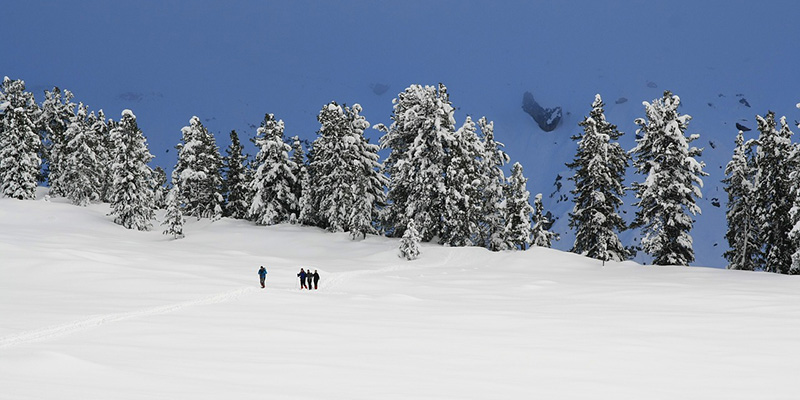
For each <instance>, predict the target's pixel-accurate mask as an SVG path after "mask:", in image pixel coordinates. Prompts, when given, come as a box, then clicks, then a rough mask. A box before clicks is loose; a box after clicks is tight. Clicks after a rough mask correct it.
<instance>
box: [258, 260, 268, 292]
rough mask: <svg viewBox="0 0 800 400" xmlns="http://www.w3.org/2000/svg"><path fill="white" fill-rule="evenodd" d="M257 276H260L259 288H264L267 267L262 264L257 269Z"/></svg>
mask: <svg viewBox="0 0 800 400" xmlns="http://www.w3.org/2000/svg"><path fill="white" fill-rule="evenodd" d="M258 276H259V277H260V278H261V288H262V289H263V288H264V281H266V280H267V269H266V268H264V266H263V265H262V266H261V268H260V269H259V270H258Z"/></svg>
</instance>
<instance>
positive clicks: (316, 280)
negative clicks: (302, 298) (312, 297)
mask: <svg viewBox="0 0 800 400" xmlns="http://www.w3.org/2000/svg"><path fill="white" fill-rule="evenodd" d="M311 276H312V277H314V290H317V284H318V283H319V272H317V270H314V273H313V274H311ZM309 286H310V285H309Z"/></svg>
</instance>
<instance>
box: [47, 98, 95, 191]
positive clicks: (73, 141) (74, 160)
mask: <svg viewBox="0 0 800 400" xmlns="http://www.w3.org/2000/svg"><path fill="white" fill-rule="evenodd" d="M87 112H88V110H87V107H86V106H85V105H84V104H83V103H81V104H80V105H79V106H78V113H77V114H76V115H74V116H73V117H72V118H71V119H70V124H69V126H68V127H67V130H66V132H65V135H64V136H65V138H67V140H68V141H67V143H66V144H65V145H64V146H60V147H61V148H62V150H59V151H58V152H57V153H55V152H54V153H53V154H54V155H55V154H59V157H58V158H59V159H60V161H59V167H58V169H57V170H54V171H52V172H51V175H50V177H51V178H53V180H51V183H55V182H60V185H62V187H61V189H59V192H60V193H62V194H63V195H64V196H65V197H67V198H68V199H69V200H70V201H71V202H72V204H75V205H79V206H86V205H88V204H89V203H90V202H93V201H94V202H96V201H100V199H101V196H102V189H103V185H104V182H103V179H104V178H105V176H104V173H105V171H104V168H106V166H105V165H103V162H104V160H103V158H104V157H103V155H102V154H101V153H102V152H103V150H104V149H101V146H103V143H102V142H101V141H102V139H103V138H102V137H100V136H99V135H98V134H97V133H96V132H95V131H93V130H92V128H93V125H94V124H93V123H92V121H91V120H90V118H89V116H88V115H87ZM57 148H58V147H54V149H57ZM62 157H63V158H62ZM56 171H57V172H58V173H57V174H56ZM51 191H52V187H51Z"/></svg>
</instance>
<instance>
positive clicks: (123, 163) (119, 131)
mask: <svg viewBox="0 0 800 400" xmlns="http://www.w3.org/2000/svg"><path fill="white" fill-rule="evenodd" d="M111 140H113V142H114V144H115V145H114V149H115V152H114V165H113V167H112V173H113V176H114V182H113V185H112V187H111V198H112V201H111V215H113V216H114V222H115V223H117V224H120V225H122V226H124V227H125V228H127V229H137V230H140V231H142V230H149V229H150V228H151V227H152V224H151V221H152V220H153V219H154V218H155V217H154V212H153V183H152V179H153V171H152V170H151V169H150V167H148V166H147V163H148V162H150V160H151V159H152V158H153V155H152V154H150V151H149V150H148V149H147V141H146V140H145V138H144V135H143V134H142V131H141V130H139V127H138V125H137V124H136V116H135V115H133V112H131V110H124V111H122V119H121V120H120V121H119V123H118V124H116V125H115V126H114V128H113V129H112V130H111Z"/></svg>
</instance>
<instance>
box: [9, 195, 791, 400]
mask: <svg viewBox="0 0 800 400" xmlns="http://www.w3.org/2000/svg"><path fill="white" fill-rule="evenodd" d="M106 212H107V207H106V206H105V205H94V206H90V207H89V208H80V207H75V206H71V205H68V204H63V203H61V202H59V201H50V202H48V201H43V200H37V201H16V200H9V199H0V227H1V229H0V276H2V279H0V321H2V323H0V399H9V400H11V399H13V400H25V399H56V398H57V399H60V400H70V399H144V398H147V399H176V398H185V399H193V400H200V399H220V398H232V399H233V398H235V399H256V398H258V399H261V398H270V399H376V398H380V399H412V398H413V399H502V398H558V399H586V398H598V397H602V398H614V399H642V398H647V399H675V398H681V399H709V398H725V399H753V398H770V399H789V398H794V397H795V396H796V390H795V387H794V386H795V385H794V384H793V383H792V382H793V381H794V375H795V369H794V366H795V365H796V360H797V359H798V358H800V345H798V344H797V340H796V338H797V336H798V333H800V312H798V309H797V307H796V304H798V300H800V299H799V297H800V290H798V285H800V281H798V280H797V279H796V278H795V277H789V276H780V275H774V274H767V273H747V272H740V271H726V270H719V269H710V268H691V267H690V268H685V267H650V266H640V265H636V264H635V263H632V262H628V263H622V264H606V265H605V266H602V265H601V264H600V263H599V262H597V261H594V260H590V259H585V258H583V257H580V256H577V255H574V254H569V253H562V252H560V251H556V250H549V249H542V248H536V249H533V250H530V251H526V252H506V253H490V252H488V251H486V250H483V249H478V248H445V247H440V246H424V248H423V254H422V258H421V259H419V260H417V261H413V262H405V261H402V260H401V259H399V258H398V257H397V256H396V253H397V245H398V242H397V241H396V240H394V239H387V238H381V237H369V238H367V239H366V240H364V241H356V242H354V241H350V240H349V239H348V237H347V235H346V234H331V233H327V232H324V231H320V230H317V229H314V228H306V227H297V226H291V225H282V226H276V227H268V228H267V227H258V226H254V225H251V224H250V223H247V222H243V221H233V220H227V219H223V220H221V221H218V222H214V223H210V222H209V221H206V220H203V221H199V222H198V221H191V222H190V223H188V224H187V227H186V231H187V237H186V238H185V239H182V240H177V241H175V240H171V239H169V238H168V237H167V236H164V235H161V234H160V233H159V232H158V230H156V231H153V232H136V231H129V230H125V229H123V228H121V227H119V226H117V225H114V224H113V223H112V222H111V221H110V219H109V217H107V216H106V215H105V213H106ZM259 265H264V266H266V267H267V269H268V270H269V277H268V282H267V288H266V289H263V290H262V289H261V288H260V287H259V285H258V276H257V274H256V271H257V269H258V266H259ZM301 267H305V268H312V269H317V270H318V271H319V273H320V275H321V276H322V279H321V282H320V284H321V285H320V288H319V290H317V291H300V290H299V289H298V283H297V278H296V276H295V274H296V273H297V272H298V270H299V269H300V268H301Z"/></svg>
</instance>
